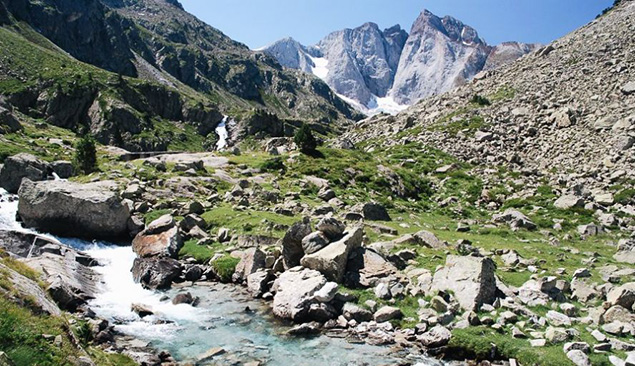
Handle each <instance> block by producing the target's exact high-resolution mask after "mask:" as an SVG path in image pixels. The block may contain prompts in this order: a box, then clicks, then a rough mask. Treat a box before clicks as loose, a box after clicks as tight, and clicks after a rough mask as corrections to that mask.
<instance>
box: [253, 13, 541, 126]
mask: <svg viewBox="0 0 635 366" xmlns="http://www.w3.org/2000/svg"><path fill="white" fill-rule="evenodd" d="M535 49H536V45H527V44H522V43H518V42H507V43H503V44H501V45H499V46H496V47H492V46H489V45H488V44H487V43H485V41H483V40H482V39H481V38H480V37H479V35H478V32H477V31H476V30H475V29H474V28H472V27H470V26H468V25H465V24H463V23H462V22H461V21H459V20H457V19H455V18H452V17H449V16H446V17H443V18H440V17H437V16H436V15H434V14H432V13H431V12H429V11H427V10H424V11H423V12H422V13H421V15H420V16H419V17H418V18H417V20H416V21H415V22H414V24H413V26H412V28H411V30H410V34H408V33H407V32H406V31H404V30H403V29H402V28H401V27H400V26H399V25H396V26H394V27H391V28H388V29H384V30H383V31H382V30H381V29H380V28H379V26H378V25H377V24H375V23H365V24H363V25H362V26H360V27H357V28H354V29H344V30H340V31H336V32H333V33H331V34H329V35H328V36H326V37H325V38H324V39H322V40H321V41H320V42H319V43H318V44H317V45H314V46H310V47H306V46H303V45H301V44H300V43H299V42H297V41H295V40H293V39H292V38H285V39H283V40H280V41H278V42H276V43H274V44H272V45H270V46H267V47H264V48H262V49H261V50H262V52H264V53H267V54H269V55H270V56H273V57H275V58H276V59H277V60H278V62H279V63H280V64H281V65H282V66H284V67H288V68H294V69H298V70H302V71H304V72H307V73H311V74H314V75H315V76H317V77H319V78H321V79H322V80H324V81H325V82H326V83H327V84H328V85H329V87H331V89H333V91H334V92H335V93H336V94H338V95H339V96H340V97H341V98H342V99H344V100H345V101H347V102H348V103H349V104H351V105H352V106H354V107H355V108H357V109H358V110H360V111H362V112H364V113H367V114H376V113H379V112H386V113H397V112H400V111H402V110H403V109H405V108H406V107H407V106H408V105H411V104H414V103H416V102H417V101H418V100H420V99H422V98H426V97H428V96H432V95H435V94H440V93H443V92H446V91H448V90H450V89H452V88H454V87H456V86H458V85H461V84H463V83H465V82H467V81H469V80H470V79H471V78H473V77H474V76H475V75H476V74H478V73H479V72H480V71H482V70H490V69H493V68H497V67H500V66H502V65H505V64H507V63H510V62H512V61H514V60H516V59H517V58H519V57H522V56H523V55H525V54H527V53H530V52H532V51H533V50H535Z"/></svg>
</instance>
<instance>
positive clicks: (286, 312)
mask: <svg viewBox="0 0 635 366" xmlns="http://www.w3.org/2000/svg"><path fill="white" fill-rule="evenodd" d="M326 283H327V280H326V277H324V275H322V274H321V273H320V272H318V271H314V270H310V269H307V268H302V267H294V268H291V269H289V270H288V271H286V272H284V273H283V274H281V275H280V277H278V279H277V280H276V281H275V283H274V285H273V289H272V290H273V291H274V292H275V293H276V295H275V296H274V298H273V313H274V314H275V315H276V316H278V317H280V318H284V319H290V320H293V321H296V322H299V321H303V320H306V319H307V317H308V314H309V310H310V307H311V305H312V304H314V303H316V301H317V300H316V299H315V296H314V295H315V294H316V293H317V292H318V291H320V290H321V289H322V287H324V285H326Z"/></svg>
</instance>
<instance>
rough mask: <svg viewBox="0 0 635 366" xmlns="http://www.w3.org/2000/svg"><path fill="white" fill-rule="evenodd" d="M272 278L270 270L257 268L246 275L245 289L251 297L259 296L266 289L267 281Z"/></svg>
mask: <svg viewBox="0 0 635 366" xmlns="http://www.w3.org/2000/svg"><path fill="white" fill-rule="evenodd" d="M272 279H273V274H272V273H271V270H268V269H259V270H257V271H256V272H254V273H252V274H250V275H249V276H247V290H249V292H250V293H251V296H253V297H260V296H262V295H263V294H264V293H265V292H267V291H268V285H269V282H270V281H271V280H272Z"/></svg>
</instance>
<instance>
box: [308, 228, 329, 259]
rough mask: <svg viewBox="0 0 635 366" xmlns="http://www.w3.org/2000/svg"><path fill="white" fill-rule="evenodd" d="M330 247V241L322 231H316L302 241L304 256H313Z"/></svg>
mask: <svg viewBox="0 0 635 366" xmlns="http://www.w3.org/2000/svg"><path fill="white" fill-rule="evenodd" d="M327 245H329V239H328V238H327V237H326V235H325V234H324V233H323V232H321V231H315V232H312V233H311V234H309V235H307V236H305V237H304V239H302V250H303V251H304V254H313V253H315V252H318V251H320V250H322V249H323V248H324V247H326V246H327Z"/></svg>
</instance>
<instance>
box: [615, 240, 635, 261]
mask: <svg viewBox="0 0 635 366" xmlns="http://www.w3.org/2000/svg"><path fill="white" fill-rule="evenodd" d="M613 259H615V260H616V261H618V262H620V263H628V264H635V240H634V239H622V240H620V241H619V242H618V243H617V253H615V255H614V256H613Z"/></svg>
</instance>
